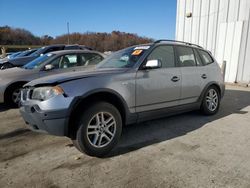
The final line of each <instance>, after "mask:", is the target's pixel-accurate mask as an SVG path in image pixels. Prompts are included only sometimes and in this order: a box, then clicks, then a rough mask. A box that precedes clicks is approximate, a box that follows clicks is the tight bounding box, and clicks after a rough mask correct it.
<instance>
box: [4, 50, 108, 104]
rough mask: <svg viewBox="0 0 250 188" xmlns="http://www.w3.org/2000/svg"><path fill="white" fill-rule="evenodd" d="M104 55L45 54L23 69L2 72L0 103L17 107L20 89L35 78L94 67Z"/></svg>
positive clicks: (73, 51) (91, 52)
mask: <svg viewBox="0 0 250 188" xmlns="http://www.w3.org/2000/svg"><path fill="white" fill-rule="evenodd" d="M103 59H104V55H103V54H101V53H99V52H95V51H89V50H67V51H66V50H64V51H56V52H51V53H47V54H45V55H43V56H41V57H38V58H37V59H35V60H33V61H31V62H30V63H28V64H26V65H25V66H23V67H16V68H12V69H6V70H2V71H1V73H0V103H4V102H5V103H7V104H10V105H12V106H17V105H18V103H19V101H20V88H21V87H22V86H23V85H24V84H26V83H28V82H29V81H32V80H33V79H36V78H41V77H44V76H48V75H53V74H58V73H63V72H72V71H77V70H82V69H85V68H86V67H89V66H91V65H96V64H97V63H99V62H100V61H102V60H103Z"/></svg>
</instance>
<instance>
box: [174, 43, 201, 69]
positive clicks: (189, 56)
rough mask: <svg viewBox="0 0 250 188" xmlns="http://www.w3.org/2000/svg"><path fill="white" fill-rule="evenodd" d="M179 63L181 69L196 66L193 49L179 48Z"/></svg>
mask: <svg viewBox="0 0 250 188" xmlns="http://www.w3.org/2000/svg"><path fill="white" fill-rule="evenodd" d="M176 49H177V52H178V55H177V57H178V61H179V63H180V66H181V67H192V66H196V63H195V57H194V52H193V50H192V48H189V47H183V46H177V47H176Z"/></svg>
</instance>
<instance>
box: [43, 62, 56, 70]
mask: <svg viewBox="0 0 250 188" xmlns="http://www.w3.org/2000/svg"><path fill="white" fill-rule="evenodd" d="M53 68H54V65H51V64H48V65H45V67H44V70H45V71H49V70H52V69H53Z"/></svg>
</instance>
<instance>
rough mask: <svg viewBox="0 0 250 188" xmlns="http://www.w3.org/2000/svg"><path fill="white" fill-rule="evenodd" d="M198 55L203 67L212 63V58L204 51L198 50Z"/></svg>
mask: <svg viewBox="0 0 250 188" xmlns="http://www.w3.org/2000/svg"><path fill="white" fill-rule="evenodd" d="M199 53H200V55H201V59H202V61H203V63H204V64H205V65H207V64H210V63H213V59H212V57H211V56H210V55H209V54H208V53H207V52H205V51H203V50H199Z"/></svg>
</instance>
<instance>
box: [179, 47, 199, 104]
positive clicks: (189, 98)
mask: <svg viewBox="0 0 250 188" xmlns="http://www.w3.org/2000/svg"><path fill="white" fill-rule="evenodd" d="M176 51H177V60H178V63H179V66H180V70H181V75H182V82H181V100H180V104H181V105H182V104H188V103H193V102H196V101H197V100H198V98H199V96H200V94H201V90H202V88H201V79H202V78H201V76H202V75H201V72H200V69H199V65H198V64H197V61H196V56H195V54H194V51H193V49H192V48H191V47H186V46H176ZM197 65H198V66H197Z"/></svg>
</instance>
